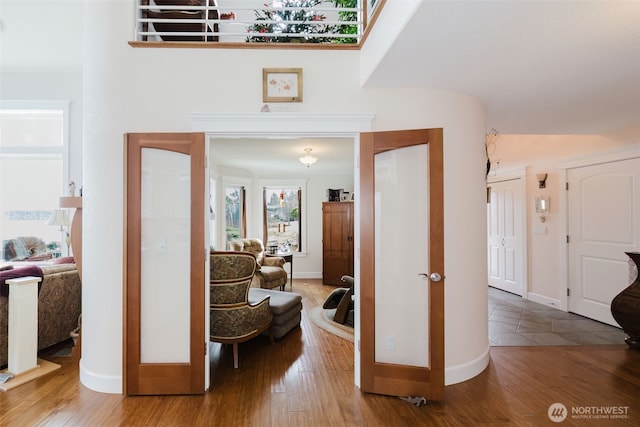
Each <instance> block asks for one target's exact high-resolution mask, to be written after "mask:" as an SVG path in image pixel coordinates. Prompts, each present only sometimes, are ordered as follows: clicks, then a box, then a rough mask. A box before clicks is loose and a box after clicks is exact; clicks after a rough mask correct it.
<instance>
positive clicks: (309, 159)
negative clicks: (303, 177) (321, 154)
mask: <svg viewBox="0 0 640 427" xmlns="http://www.w3.org/2000/svg"><path fill="white" fill-rule="evenodd" d="M304 152H305V155H304V156H302V157H300V158H299V159H298V160H300V163H302V164H303V165H305V166H306V167H309V166H311V165H312V164H314V163H315V162H317V161H318V159H317V158H315V157H313V156H312V155H311V148H305V149H304Z"/></svg>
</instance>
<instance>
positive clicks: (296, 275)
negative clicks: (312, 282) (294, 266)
mask: <svg viewBox="0 0 640 427" xmlns="http://www.w3.org/2000/svg"><path fill="white" fill-rule="evenodd" d="M285 268H286V266H285ZM296 279H300V280H304V279H322V272H308V271H302V272H298V271H294V272H293V280H296Z"/></svg>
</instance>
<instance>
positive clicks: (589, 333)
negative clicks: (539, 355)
mask: <svg viewBox="0 0 640 427" xmlns="http://www.w3.org/2000/svg"><path fill="white" fill-rule="evenodd" d="M626 337H627V334H625V333H624V332H623V331H622V330H621V329H620V328H616V327H613V326H609V325H607V324H604V323H600V322H597V321H595V320H591V319H587V318H586V317H582V316H579V315H577V314H573V313H566V312H564V311H561V310H557V309H555V308H552V307H547V306H545V305H542V304H538V303H535V302H531V301H528V300H525V299H522V298H521V297H519V296H517V295H514V294H511V293H508V292H504V291H501V290H499V289H496V288H491V287H490V288H489V342H490V344H491V345H492V346H520V345H530V346H536V345H591V344H624V339H625V338H626Z"/></svg>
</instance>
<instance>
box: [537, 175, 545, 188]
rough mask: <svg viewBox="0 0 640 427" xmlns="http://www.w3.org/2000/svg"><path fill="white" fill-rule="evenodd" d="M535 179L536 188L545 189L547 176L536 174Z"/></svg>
mask: <svg viewBox="0 0 640 427" xmlns="http://www.w3.org/2000/svg"><path fill="white" fill-rule="evenodd" d="M536 179H537V180H538V188H547V174H546V173H539V174H536Z"/></svg>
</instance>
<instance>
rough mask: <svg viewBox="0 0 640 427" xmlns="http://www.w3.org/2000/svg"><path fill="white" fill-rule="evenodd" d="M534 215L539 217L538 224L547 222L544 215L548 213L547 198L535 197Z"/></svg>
mask: <svg viewBox="0 0 640 427" xmlns="http://www.w3.org/2000/svg"><path fill="white" fill-rule="evenodd" d="M536 213H537V214H539V215H540V222H545V221H546V220H547V218H546V217H545V216H544V215H545V214H547V213H549V198H548V197H536Z"/></svg>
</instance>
